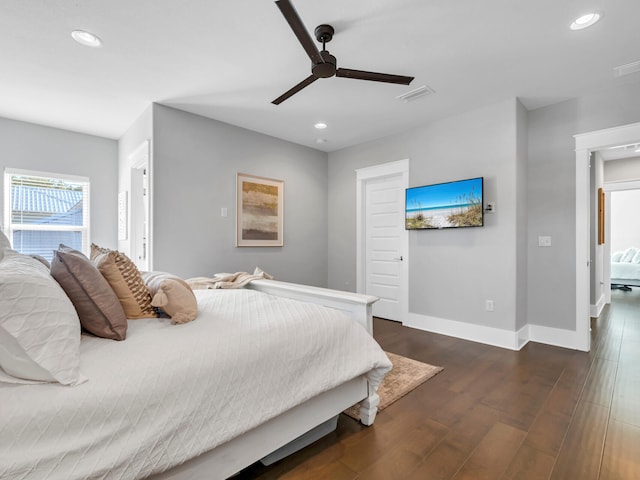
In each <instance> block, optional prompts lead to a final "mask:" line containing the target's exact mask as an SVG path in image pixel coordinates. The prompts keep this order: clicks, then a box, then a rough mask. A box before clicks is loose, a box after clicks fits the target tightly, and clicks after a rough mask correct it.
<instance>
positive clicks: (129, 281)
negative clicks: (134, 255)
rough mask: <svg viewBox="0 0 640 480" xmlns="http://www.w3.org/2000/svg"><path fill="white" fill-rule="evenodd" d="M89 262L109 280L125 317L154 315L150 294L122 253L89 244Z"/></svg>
mask: <svg viewBox="0 0 640 480" xmlns="http://www.w3.org/2000/svg"><path fill="white" fill-rule="evenodd" d="M91 263H93V264H94V265H95V266H96V267H97V268H98V270H100V273H102V276H103V277H104V278H105V279H106V280H107V282H109V285H110V286H111V288H112V289H113V291H114V292H115V294H116V296H117V297H118V300H119V301H120V304H121V305H122V308H123V310H124V313H125V315H126V316H127V318H131V319H135V318H150V317H156V316H157V315H156V311H155V308H153V306H152V305H151V294H150V293H149V289H148V288H147V286H146V285H145V283H144V281H143V280H142V276H141V275H140V271H139V270H138V267H136V266H135V264H134V263H133V262H132V261H131V260H130V259H129V257H127V256H126V255H125V254H124V253H121V252H118V251H115V250H109V249H108V248H103V247H99V246H98V245H96V244H93V243H92V244H91Z"/></svg>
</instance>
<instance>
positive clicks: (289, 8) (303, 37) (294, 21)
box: [276, 0, 324, 65]
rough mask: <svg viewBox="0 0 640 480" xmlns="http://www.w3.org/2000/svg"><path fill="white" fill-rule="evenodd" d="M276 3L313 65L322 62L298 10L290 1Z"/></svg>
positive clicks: (279, 0)
mask: <svg viewBox="0 0 640 480" xmlns="http://www.w3.org/2000/svg"><path fill="white" fill-rule="evenodd" d="M276 5H278V8H279V9H280V11H281V12H282V15H284V18H285V20H286V21H287V22H288V23H289V26H290V27H291V30H293V33H295V34H296V37H298V41H299V42H300V43H301V44H302V48H304V50H305V52H307V55H309V58H310V59H311V62H312V63H313V64H314V65H315V64H317V63H324V59H323V58H322V55H320V51H319V50H318V47H316V44H315V42H314V41H313V39H312V38H311V35H309V32H308V31H307V29H306V27H305V26H304V23H302V19H300V15H298V12H297V11H296V9H295V8H294V7H293V4H292V3H291V1H290V0H278V1H277V2H276Z"/></svg>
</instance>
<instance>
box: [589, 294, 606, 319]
mask: <svg viewBox="0 0 640 480" xmlns="http://www.w3.org/2000/svg"><path fill="white" fill-rule="evenodd" d="M609 291H611V289H610V288H609ZM606 303H607V300H606V297H605V295H604V294H602V295H600V298H599V299H598V301H597V302H596V304H595V305H590V306H589V315H590V316H591V317H592V318H598V317H599V316H600V314H601V313H602V309H603V308H604V306H605V305H606Z"/></svg>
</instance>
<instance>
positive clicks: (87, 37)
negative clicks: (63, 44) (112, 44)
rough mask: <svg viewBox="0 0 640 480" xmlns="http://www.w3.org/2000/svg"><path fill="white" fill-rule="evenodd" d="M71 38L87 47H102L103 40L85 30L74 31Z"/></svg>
mask: <svg viewBox="0 0 640 480" xmlns="http://www.w3.org/2000/svg"><path fill="white" fill-rule="evenodd" d="M71 37H72V38H73V39H74V40H75V41H76V42H78V43H80V44H82V45H85V46H87V47H100V46H101V45H102V40H100V38H98V36H97V35H94V34H93V33H91V32H85V31H84V30H74V31H73V32H71Z"/></svg>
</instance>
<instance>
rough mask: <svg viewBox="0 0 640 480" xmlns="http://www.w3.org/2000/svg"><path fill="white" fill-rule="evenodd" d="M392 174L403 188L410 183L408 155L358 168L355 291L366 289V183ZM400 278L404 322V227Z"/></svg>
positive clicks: (406, 297)
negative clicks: (398, 178) (399, 178)
mask: <svg viewBox="0 0 640 480" xmlns="http://www.w3.org/2000/svg"><path fill="white" fill-rule="evenodd" d="M392 175H402V182H403V186H404V188H408V187H409V159H408V158H405V159H403V160H398V161H395V162H388V163H383V164H380V165H374V166H372V167H365V168H359V169H357V170H356V292H358V293H363V294H364V293H365V288H366V264H367V261H366V258H365V256H366V243H365V242H366V237H365V231H366V230H365V228H366V225H365V218H366V215H365V210H364V209H365V207H366V202H365V195H366V190H365V184H366V183H367V182H368V181H369V180H375V179H380V178H384V177H389V176H392ZM403 231H404V234H403V235H402V250H403V253H402V256H403V261H402V262H401V270H400V271H401V273H400V275H401V276H400V281H401V282H402V286H403V288H401V291H400V298H399V301H400V315H401V318H400V320H401V322H402V323H405V322H406V321H407V319H408V315H409V235H408V233H407V231H406V230H403Z"/></svg>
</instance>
